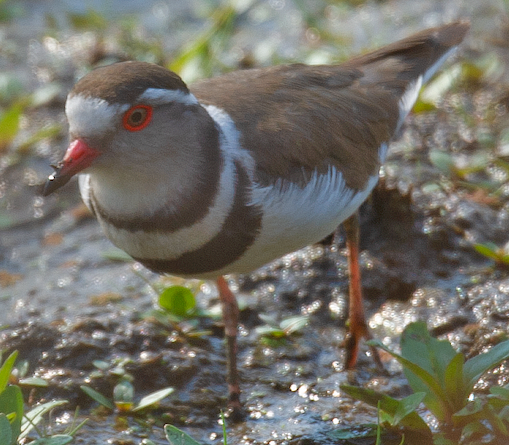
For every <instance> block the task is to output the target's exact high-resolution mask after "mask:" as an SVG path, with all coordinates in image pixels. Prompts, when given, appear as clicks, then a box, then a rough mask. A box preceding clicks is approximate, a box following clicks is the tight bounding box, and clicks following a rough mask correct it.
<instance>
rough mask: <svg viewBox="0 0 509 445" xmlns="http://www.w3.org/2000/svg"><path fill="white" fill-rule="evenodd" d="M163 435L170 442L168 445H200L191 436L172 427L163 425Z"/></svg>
mask: <svg viewBox="0 0 509 445" xmlns="http://www.w3.org/2000/svg"><path fill="white" fill-rule="evenodd" d="M164 433H165V435H166V439H168V442H170V445H201V444H200V443H199V442H197V441H196V440H194V439H193V438H192V437H191V436H189V435H188V434H186V433H184V431H181V430H179V429H178V428H177V427H175V426H173V425H165V426H164Z"/></svg>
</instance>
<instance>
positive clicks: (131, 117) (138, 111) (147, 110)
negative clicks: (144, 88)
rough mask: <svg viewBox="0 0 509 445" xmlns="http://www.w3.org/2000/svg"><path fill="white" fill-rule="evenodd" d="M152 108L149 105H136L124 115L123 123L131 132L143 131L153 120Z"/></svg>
mask: <svg viewBox="0 0 509 445" xmlns="http://www.w3.org/2000/svg"><path fill="white" fill-rule="evenodd" d="M152 111H153V110H152V107H150V106H148V105H136V106H134V107H132V108H129V110H127V111H126V113H125V114H124V118H123V120H122V123H123V125H124V128H125V129H126V130H129V131H140V130H143V129H144V128H145V127H146V126H147V125H148V124H149V123H150V120H151V119H152Z"/></svg>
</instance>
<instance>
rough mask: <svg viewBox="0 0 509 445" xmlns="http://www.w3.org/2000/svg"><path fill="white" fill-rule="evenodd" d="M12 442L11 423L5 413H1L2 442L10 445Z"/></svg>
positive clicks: (0, 440) (0, 435) (0, 429)
mask: <svg viewBox="0 0 509 445" xmlns="http://www.w3.org/2000/svg"><path fill="white" fill-rule="evenodd" d="M12 442H13V440H12V430H11V423H10V422H9V420H8V419H7V416H6V415H5V414H3V413H0V443H2V444H6V445H9V444H10V443H12Z"/></svg>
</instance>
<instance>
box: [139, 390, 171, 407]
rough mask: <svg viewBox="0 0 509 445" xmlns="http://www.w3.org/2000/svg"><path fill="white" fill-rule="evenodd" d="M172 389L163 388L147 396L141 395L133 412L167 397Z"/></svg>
mask: <svg viewBox="0 0 509 445" xmlns="http://www.w3.org/2000/svg"><path fill="white" fill-rule="evenodd" d="M173 391H174V389H173V388H164V389H160V390H159V391H156V392H153V393H151V394H149V395H148V396H145V397H143V399H141V400H140V403H138V406H137V407H136V408H134V409H133V412H135V411H140V410H142V409H144V408H147V407H149V406H151V405H155V404H156V403H157V402H159V401H160V400H163V399H164V398H165V397H168V396H169V395H170V394H171V393H172V392H173Z"/></svg>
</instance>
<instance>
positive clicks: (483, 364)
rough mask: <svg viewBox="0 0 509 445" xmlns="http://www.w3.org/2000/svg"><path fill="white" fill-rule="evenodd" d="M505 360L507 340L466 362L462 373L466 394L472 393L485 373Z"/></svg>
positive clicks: (508, 355) (508, 354) (508, 352)
mask: <svg viewBox="0 0 509 445" xmlns="http://www.w3.org/2000/svg"><path fill="white" fill-rule="evenodd" d="M507 358H509V340H506V341H503V342H502V343H499V344H498V345H496V346H493V348H491V349H490V350H489V351H488V352H485V353H483V354H479V355H476V356H475V357H473V358H471V359H470V360H467V362H466V363H465V366H464V368H463V372H464V374H465V385H466V388H468V393H470V392H471V391H472V389H473V387H474V385H475V384H476V383H477V381H478V380H479V379H480V378H481V376H482V375H483V374H484V373H485V372H486V371H488V370H489V369H491V368H494V367H495V366H497V365H499V364H500V363H502V362H503V361H504V360H506V359H507ZM466 391H467V389H466Z"/></svg>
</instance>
